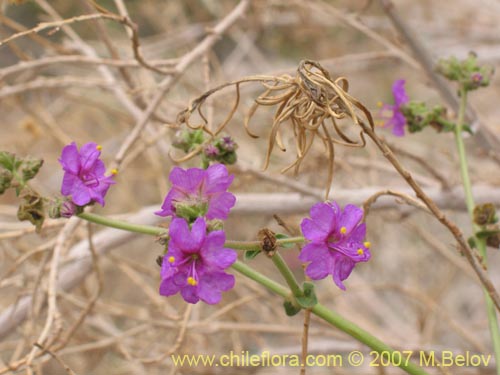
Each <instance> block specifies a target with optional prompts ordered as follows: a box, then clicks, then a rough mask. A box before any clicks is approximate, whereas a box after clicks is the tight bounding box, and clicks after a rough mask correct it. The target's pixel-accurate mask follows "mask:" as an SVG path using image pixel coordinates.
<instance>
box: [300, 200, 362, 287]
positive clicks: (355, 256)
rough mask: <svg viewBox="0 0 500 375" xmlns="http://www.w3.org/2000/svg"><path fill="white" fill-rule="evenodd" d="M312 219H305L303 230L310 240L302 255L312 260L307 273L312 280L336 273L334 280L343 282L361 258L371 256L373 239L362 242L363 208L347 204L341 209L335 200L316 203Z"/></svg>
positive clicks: (302, 224) (339, 284)
mask: <svg viewBox="0 0 500 375" xmlns="http://www.w3.org/2000/svg"><path fill="white" fill-rule="evenodd" d="M310 214H311V219H309V218H306V219H304V220H302V223H301V227H302V233H303V234H304V236H305V238H306V239H308V240H309V241H311V242H310V243H309V244H307V245H306V246H304V247H303V248H302V251H301V252H300V255H299V259H300V260H302V261H303V262H311V263H309V265H308V266H307V268H306V274H307V276H309V277H310V278H311V279H313V280H320V279H324V278H325V277H326V276H328V275H332V276H333V281H335V284H337V286H338V287H339V288H340V289H342V290H345V286H344V284H343V283H342V281H344V280H345V279H347V278H348V277H349V275H350V274H351V271H352V270H353V268H354V266H355V265H356V263H358V262H366V261H367V260H369V259H370V257H371V254H370V250H369V248H370V243H369V242H363V241H364V238H365V234H366V224H365V223H360V221H361V219H362V218H363V210H361V209H360V208H358V207H356V206H354V205H352V204H348V205H347V206H345V208H344V210H343V211H342V210H341V209H340V207H339V206H338V204H337V203H336V202H327V203H317V204H315V205H314V206H312V208H311V212H310Z"/></svg>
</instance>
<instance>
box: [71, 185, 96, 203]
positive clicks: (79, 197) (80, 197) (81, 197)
mask: <svg viewBox="0 0 500 375" xmlns="http://www.w3.org/2000/svg"><path fill="white" fill-rule="evenodd" d="M71 200H72V201H73V203H74V204H76V205H78V206H85V205H86V204H88V203H90V202H91V201H92V197H91V195H90V191H89V189H88V188H87V187H86V186H85V184H84V183H83V182H82V181H81V180H80V179H78V178H77V179H75V183H74V185H73V188H72V189H71Z"/></svg>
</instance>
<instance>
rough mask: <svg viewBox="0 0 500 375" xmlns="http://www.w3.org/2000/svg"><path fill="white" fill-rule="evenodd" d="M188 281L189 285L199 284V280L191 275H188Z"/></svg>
mask: <svg viewBox="0 0 500 375" xmlns="http://www.w3.org/2000/svg"><path fill="white" fill-rule="evenodd" d="M187 283H188V284H189V285H192V286H196V285H197V284H198V282H197V281H196V280H195V279H193V278H192V277H191V276H189V277H188V279H187Z"/></svg>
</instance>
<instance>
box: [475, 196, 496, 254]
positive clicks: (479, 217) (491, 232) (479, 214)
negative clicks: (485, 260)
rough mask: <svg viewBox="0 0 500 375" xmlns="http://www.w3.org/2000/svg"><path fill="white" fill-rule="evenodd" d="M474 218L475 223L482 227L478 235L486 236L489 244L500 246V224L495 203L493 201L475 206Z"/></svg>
mask: <svg viewBox="0 0 500 375" xmlns="http://www.w3.org/2000/svg"><path fill="white" fill-rule="evenodd" d="M473 219H474V224H476V225H478V226H480V227H481V230H480V231H479V232H478V233H476V235H477V236H478V237H482V238H484V239H485V240H486V244H487V245H488V246H491V247H494V248H497V249H498V248H500V226H499V225H498V216H497V213H496V208H495V205H494V204H492V203H485V204H480V205H477V206H476V207H474V212H473Z"/></svg>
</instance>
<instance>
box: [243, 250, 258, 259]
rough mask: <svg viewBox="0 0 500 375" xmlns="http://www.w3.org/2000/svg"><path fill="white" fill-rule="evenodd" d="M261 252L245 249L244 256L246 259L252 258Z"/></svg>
mask: <svg viewBox="0 0 500 375" xmlns="http://www.w3.org/2000/svg"><path fill="white" fill-rule="evenodd" d="M259 253H260V250H247V251H245V254H244V255H243V258H244V259H245V260H252V259H253V258H255V257H256V256H257V255H259Z"/></svg>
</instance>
